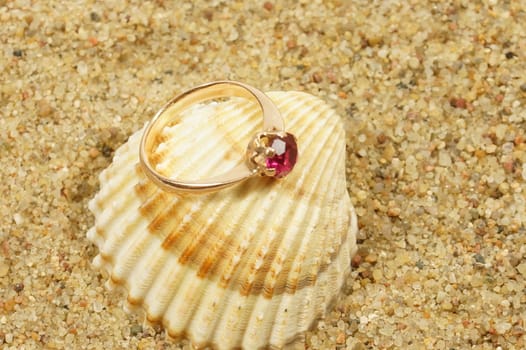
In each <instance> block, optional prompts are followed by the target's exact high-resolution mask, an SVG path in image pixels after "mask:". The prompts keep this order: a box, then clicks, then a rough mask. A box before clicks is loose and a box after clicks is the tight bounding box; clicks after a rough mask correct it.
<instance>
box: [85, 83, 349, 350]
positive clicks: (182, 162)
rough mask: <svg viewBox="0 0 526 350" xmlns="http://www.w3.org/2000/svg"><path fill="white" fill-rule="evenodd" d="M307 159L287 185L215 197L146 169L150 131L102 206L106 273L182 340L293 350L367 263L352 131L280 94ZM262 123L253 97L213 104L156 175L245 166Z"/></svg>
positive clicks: (175, 142)
mask: <svg viewBox="0 0 526 350" xmlns="http://www.w3.org/2000/svg"><path fill="white" fill-rule="evenodd" d="M268 95H269V97H270V98H271V99H272V100H273V101H274V102H275V103H276V105H277V106H278V108H279V109H280V111H281V113H282V115H283V117H284V120H285V125H286V130H287V131H288V132H291V133H292V134H294V135H296V137H297V140H298V149H299V158H298V162H297V164H296V167H295V168H294V170H293V171H292V172H291V173H290V174H289V175H288V176H287V177H285V178H284V179H281V180H274V179H271V178H264V177H255V178H252V179H249V180H247V181H245V182H244V183H242V184H241V185H238V186H235V187H232V188H229V189H224V190H221V191H218V192H215V193H211V194H206V195H178V194H173V193H166V192H163V191H161V190H160V189H158V188H157V187H156V186H155V185H154V184H153V183H151V182H150V181H149V180H148V179H147V178H146V177H145V175H144V174H143V172H142V170H141V168H140V166H139V164H138V154H139V152H138V150H139V142H140V138H141V133H142V131H138V132H137V133H135V134H134V135H132V136H131V137H130V139H129V140H128V142H127V143H126V144H124V145H123V146H122V147H120V148H119V149H118V150H117V152H116V154H115V157H114V160H113V163H112V164H111V165H110V166H109V167H108V168H107V169H106V170H104V171H103V172H102V173H101V175H100V182H101V189H100V192H99V193H98V194H97V195H96V196H95V198H94V199H93V200H92V201H91V202H90V205H89V208H90V210H91V211H92V212H93V214H94V215H95V226H94V227H92V228H91V229H90V230H89V231H88V238H89V239H90V240H91V241H92V242H93V243H95V244H96V245H97V247H98V248H99V254H98V255H97V256H96V258H95V260H94V264H95V265H96V266H97V267H99V268H100V269H101V270H102V271H103V272H105V273H106V274H107V275H108V276H109V278H110V281H111V284H113V285H118V286H122V287H124V288H125V290H126V291H127V300H128V302H129V304H131V305H133V306H140V307H142V308H143V309H144V312H145V315H146V317H147V319H148V320H149V321H151V322H160V323H162V324H163V326H164V327H165V329H166V330H167V332H168V334H169V335H170V336H172V337H182V336H184V337H187V338H189V339H190V340H191V341H192V343H193V344H194V345H195V346H198V347H203V346H207V345H211V346H212V347H214V348H217V349H221V350H222V349H233V348H244V349H259V348H265V347H271V348H281V347H283V346H284V345H286V344H289V343H291V342H294V341H296V340H298V339H300V338H301V337H302V335H303V333H304V332H305V331H306V330H308V329H309V327H310V326H311V325H312V324H313V322H314V321H315V320H316V319H318V318H320V317H322V316H323V315H324V314H325V312H326V311H327V309H328V307H329V305H330V303H331V302H332V301H333V300H334V299H335V297H337V296H338V294H339V292H340V290H341V286H342V285H343V283H344V281H345V279H346V277H347V276H348V274H349V271H350V264H351V263H350V260H351V257H352V255H353V254H354V252H355V251H356V231H357V222H356V215H355V212H354V208H353V206H352V204H351V202H350V199H349V195H348V193H347V188H346V177H345V135H344V130H343V127H342V122H341V120H340V118H339V116H338V115H336V114H335V112H334V111H333V110H331V109H330V108H329V107H328V106H327V105H326V104H325V103H324V102H323V101H321V100H320V99H318V98H316V97H313V96H311V95H308V94H305V93H300V92H270V93H268ZM261 127H262V120H261V115H260V111H259V108H258V106H257V105H255V104H254V103H252V102H250V101H246V100H242V99H232V100H228V101H222V102H217V103H209V104H200V105H197V106H195V107H192V108H191V109H189V110H187V111H186V112H185V113H183V115H181V116H179V117H178V118H177V119H176V122H175V123H174V125H173V126H170V127H167V128H165V129H164V131H163V135H162V137H161V140H160V144H159V146H158V147H157V150H156V153H155V155H154V163H155V164H156V165H155V166H156V169H157V170H158V171H160V172H161V173H163V174H165V175H168V176H172V177H176V178H179V179H188V180H192V179H199V178H206V177H210V176H213V175H219V174H220V173H223V172H225V171H226V170H228V169H230V168H233V167H234V166H236V165H237V164H239V163H240V162H241V161H242V159H243V156H244V152H245V149H246V145H248V142H249V140H250V138H251V137H252V135H254V134H255V133H256V132H258V131H260V130H261Z"/></svg>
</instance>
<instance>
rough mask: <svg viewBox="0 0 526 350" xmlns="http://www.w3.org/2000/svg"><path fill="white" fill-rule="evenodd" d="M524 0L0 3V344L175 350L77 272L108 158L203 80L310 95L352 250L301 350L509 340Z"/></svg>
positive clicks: (517, 259) (86, 265) (517, 294)
mask: <svg viewBox="0 0 526 350" xmlns="http://www.w3.org/2000/svg"><path fill="white" fill-rule="evenodd" d="M524 8H526V2H524V1H496V0H489V1H483V2H474V1H456V2H448V3H446V2H435V1H429V2H425V1H407V2H406V1H400V2H397V1H378V2H369V1H345V0H340V1H272V2H260V1H245V2H241V1H231V2H223V1H201V0H199V1H194V2H192V3H191V4H190V2H188V3H187V4H181V3H180V2H176V1H174V2H171V1H162V0H159V1H152V2H145V1H125V0H109V1H104V2H98V1H77V2H69V1H68V2H66V1H52V0H51V1H40V2H31V1H29V0H19V1H17V0H12V1H10V0H0V23H1V25H0V43H1V46H0V152H1V153H0V154H1V157H0V179H1V182H0V194H1V195H2V199H1V201H0V348H2V349H41V348H44V349H135V348H139V349H189V348H190V345H189V344H188V343H187V342H184V341H183V342H173V341H172V340H170V339H167V338H166V336H165V334H164V333H163V331H162V329H161V328H160V327H151V326H147V325H144V324H143V322H142V320H141V319H140V318H138V317H137V316H134V315H128V314H127V313H125V312H124V311H123V308H122V305H123V296H122V295H120V294H119V293H114V292H109V291H107V290H106V289H105V288H104V282H105V279H104V278H103V277H102V276H101V275H100V274H99V272H98V271H96V270H95V269H93V268H92V266H91V260H92V259H93V257H94V256H95V255H96V249H95V247H94V246H93V245H92V244H91V243H89V242H88V240H87V239H86V231H87V229H88V228H89V227H91V226H92V225H93V216H92V215H91V213H90V212H89V211H88V209H87V202H88V201H89V199H90V198H92V197H93V196H94V194H95V193H96V191H97V189H98V186H99V183H98V175H99V173H100V172H101V171H102V170H103V169H104V168H105V167H107V166H108V165H109V163H110V162H111V159H112V155H113V153H114V151H115V149H116V148H118V147H119V146H120V145H122V144H123V143H124V142H125V141H126V139H127V137H128V136H129V135H130V134H132V133H133V132H134V131H136V130H138V129H139V128H140V127H141V126H142V125H144V123H145V122H146V121H147V120H149V119H150V118H151V117H152V116H153V114H154V113H155V111H156V110H157V109H158V108H159V107H160V106H161V105H162V104H163V103H164V102H165V101H167V100H168V99H170V98H171V97H173V95H175V94H176V93H178V92H180V91H182V90H184V89H186V88H189V87H191V86H194V85H196V84H199V83H203V82H206V81H211V80H216V79H225V78H228V79H236V80H241V81H244V82H247V83H249V84H253V85H255V86H257V87H259V88H260V89H262V90H301V91H306V92H309V93H311V94H314V95H316V96H319V97H321V98H323V99H324V100H325V101H327V102H328V103H329V104H330V105H331V106H332V107H333V108H334V109H335V110H336V111H337V112H338V113H339V114H340V115H341V116H342V118H343V119H344V121H345V124H346V128H347V135H348V142H347V143H348V159H347V163H348V180H349V192H350V194H351V198H352V200H353V203H354V205H355V207H356V209H357V213H358V215H359V224H360V240H359V252H358V255H357V256H356V257H355V258H354V260H353V272H352V275H351V276H350V278H349V280H348V282H347V284H346V288H345V290H344V295H342V298H341V300H339V301H338V303H337V304H336V305H335V308H334V310H333V311H332V312H331V313H330V314H329V315H328V316H327V317H326V318H325V319H324V320H322V321H320V322H319V323H318V324H317V325H316V326H315V328H314V329H313V330H312V331H311V332H309V333H308V334H307V337H306V348H308V349H353V350H358V349H447V350H450V349H523V348H525V346H526V345H525V336H524V333H525V322H526V296H525V291H526V259H525V257H526V244H525V243H526V233H525V223H526V201H525V191H526V135H525V126H526V108H525V106H526V63H525V62H526V61H525V60H526V54H525V53H526V24H525V23H526V12H525V11H524Z"/></svg>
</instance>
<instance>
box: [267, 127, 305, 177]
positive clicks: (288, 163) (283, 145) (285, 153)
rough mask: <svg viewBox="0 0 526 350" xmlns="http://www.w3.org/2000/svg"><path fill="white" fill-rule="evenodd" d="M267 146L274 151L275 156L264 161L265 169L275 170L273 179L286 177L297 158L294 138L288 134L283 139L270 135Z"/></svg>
mask: <svg viewBox="0 0 526 350" xmlns="http://www.w3.org/2000/svg"><path fill="white" fill-rule="evenodd" d="M268 144H269V146H270V147H271V148H272V149H273V150H274V151H275V154H274V155H273V156H272V157H268V158H267V159H266V166H267V169H275V170H276V173H275V175H274V177H276V178H281V177H284V176H286V175H287V174H288V173H290V172H291V170H292V169H293V168H294V165H295V164H296V159H297V158H298V146H297V144H296V138H295V137H294V136H293V135H292V134H289V133H286V134H285V136H283V137H281V136H278V135H272V136H269V140H268Z"/></svg>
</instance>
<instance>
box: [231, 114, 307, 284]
mask: <svg viewBox="0 0 526 350" xmlns="http://www.w3.org/2000/svg"><path fill="white" fill-rule="evenodd" d="M284 107H285V106H281V105H280V106H279V108H280V110H281V111H282V113H283V114H284V115H288V114H289V113H288V111H292V110H294V109H296V108H297V106H294V105H293V106H290V105H288V106H286V107H287V109H285V108H284ZM285 111H287V112H285ZM299 118H300V114H299V113H297V114H296V115H295V118H294V119H292V120H289V123H290V124H291V125H293V126H294V125H296V121H297V120H298V119H299ZM315 122H316V121H312V122H311V123H315ZM311 123H309V124H307V123H304V124H303V125H302V126H301V127H302V129H306V128H307V127H308V125H310V124H311ZM286 180H287V179H285V180H284V181H281V182H278V183H274V184H273V187H272V193H267V197H266V198H272V197H277V196H278V195H279V193H278V191H279V190H281V188H282V187H283V186H284V185H283V184H284V182H285V181H286ZM262 186H268V184H263V183H262V181H261V182H260V183H259V184H258V187H259V188H261V187H262ZM250 193H258V191H257V188H253V189H251V192H250ZM271 202H272V201H271V200H268V201H267V203H268V204H267V205H271V204H272V203H271ZM273 209H274V207H272V210H269V209H267V208H261V210H256V211H255V212H258V211H261V212H265V213H266V217H265V218H261V219H258V221H259V224H258V226H259V225H261V224H262V223H264V222H265V221H266V222H274V223H275V222H276V218H275V217H272V213H274V210H273ZM281 236H283V235H281ZM264 238H265V237H263V235H262V236H261V237H256V240H254V239H253V240H252V241H251V242H250V244H251V246H252V247H253V248H252V249H250V250H249V251H248V252H247V253H248V254H249V255H250V256H253V255H255V254H257V249H256V247H258V246H259V245H260V243H261V240H263V239H264ZM274 242H276V244H279V242H277V241H276V238H275V237H274V239H273V240H272V242H270V245H271V246H275V244H274ZM272 252H273V249H272V248H269V253H272ZM269 256H271V254H267V255H266V257H269ZM272 256H274V255H272ZM267 259H269V258H267ZM245 261H246V264H243V265H242V266H241V264H240V265H238V270H237V271H236V274H235V275H234V276H233V277H234V279H236V280H237V279H238V276H239V275H240V274H243V273H246V270H247V269H250V267H249V266H247V265H249V261H250V259H245ZM263 266H267V264H265V263H263Z"/></svg>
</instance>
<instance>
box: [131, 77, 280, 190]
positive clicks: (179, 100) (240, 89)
mask: <svg viewBox="0 0 526 350" xmlns="http://www.w3.org/2000/svg"><path fill="white" fill-rule="evenodd" d="M223 97H243V98H247V99H249V100H252V101H255V102H257V103H258V104H259V106H260V107H261V111H262V114H263V130H264V131H265V132H276V131H277V132H279V131H283V129H284V125H283V118H282V117H281V114H280V112H279V110H278V109H277V107H276V106H275V105H274V103H273V102H272V101H271V100H270V98H268V96H266V95H265V94H264V93H263V92H261V91H259V90H258V89H256V88H254V87H252V86H250V85H247V84H244V83H241V82H237V81H229V80H223V81H215V82H210V83H206V84H202V85H199V86H196V87H194V88H192V89H190V90H188V91H186V92H183V93H182V94H180V95H178V96H176V97H174V98H173V99H172V100H170V101H169V102H168V103H167V104H166V105H164V106H163V107H162V108H161V109H160V110H159V111H158V112H157V114H156V115H155V116H154V117H153V119H152V120H151V121H150V123H149V124H148V125H147V127H146V129H145V131H144V134H143V137H142V140H141V146H140V153H139V154H140V164H141V166H142V168H143V170H144V173H145V174H146V175H147V176H148V178H150V180H152V181H153V182H154V183H155V184H156V185H157V186H159V187H160V188H162V189H163V190H165V191H168V192H191V193H209V192H213V191H217V190H220V189H223V188H226V187H230V186H233V185H236V184H238V183H240V182H242V181H244V180H246V179H248V178H250V177H252V176H254V175H256V174H258V173H259V174H262V175H267V176H272V174H273V171H272V170H267V169H261V167H254V166H251V162H249V161H247V162H244V163H242V164H240V165H239V166H237V167H235V168H233V169H231V170H229V171H227V172H225V173H224V174H221V175H218V176H212V177H210V178H208V179H203V180H194V181H183V180H179V179H173V178H168V177H166V176H163V175H162V174H160V173H159V172H158V171H156V170H155V167H154V165H153V164H152V162H151V160H150V159H151V154H152V151H153V149H154V147H155V146H156V145H157V144H158V142H157V138H158V136H159V135H160V133H161V132H162V130H163V128H164V127H165V126H167V125H169V124H170V123H172V122H174V120H173V118H172V117H173V116H177V114H178V113H180V112H182V111H184V110H185V109H187V108H189V107H190V106H192V105H195V104H198V103H201V102H204V101H208V100H212V99H218V98H223ZM168 111H169V112H170V113H168ZM218 118H220V116H218ZM241 156H243V155H241Z"/></svg>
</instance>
